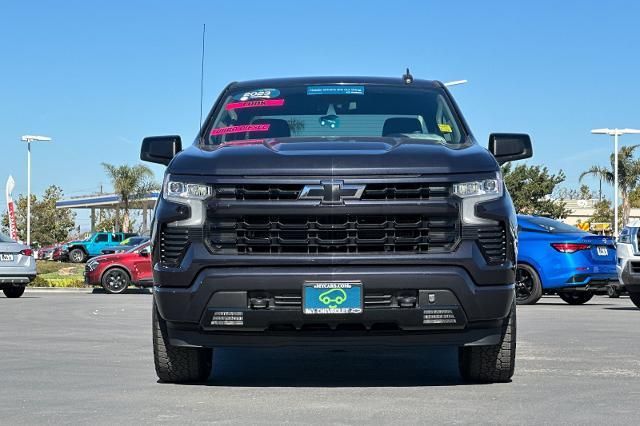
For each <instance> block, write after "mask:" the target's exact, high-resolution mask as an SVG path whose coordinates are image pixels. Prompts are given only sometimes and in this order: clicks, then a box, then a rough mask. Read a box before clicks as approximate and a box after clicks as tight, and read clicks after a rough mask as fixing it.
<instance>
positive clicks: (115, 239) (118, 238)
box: [111, 234, 122, 243]
mask: <svg viewBox="0 0 640 426" xmlns="http://www.w3.org/2000/svg"><path fill="white" fill-rule="evenodd" d="M111 241H113V242H115V243H119V242H120V241H122V235H120V234H113V235H112V236H111Z"/></svg>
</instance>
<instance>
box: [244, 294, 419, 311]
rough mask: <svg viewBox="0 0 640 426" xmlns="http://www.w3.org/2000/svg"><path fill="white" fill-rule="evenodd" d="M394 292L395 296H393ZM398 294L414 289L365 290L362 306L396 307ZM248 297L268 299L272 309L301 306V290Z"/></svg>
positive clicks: (250, 295)
mask: <svg viewBox="0 0 640 426" xmlns="http://www.w3.org/2000/svg"><path fill="white" fill-rule="evenodd" d="M394 294H395V296H394ZM399 295H411V296H414V297H415V296H416V291H415V290H408V291H395V292H394V291H391V290H389V291H384V290H383V291H379V292H365V295H364V306H365V307H366V308H389V307H398V301H397V296H399ZM249 297H258V298H261V299H267V300H269V301H270V302H269V307H272V308H273V309H292V308H300V307H301V306H302V295H301V292H295V291H294V292H292V291H288V292H286V293H285V292H283V293H280V292H277V291H275V292H270V293H265V292H255V293H251V294H249Z"/></svg>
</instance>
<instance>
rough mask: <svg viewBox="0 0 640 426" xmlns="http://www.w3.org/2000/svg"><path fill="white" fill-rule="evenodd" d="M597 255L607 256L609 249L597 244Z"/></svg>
mask: <svg viewBox="0 0 640 426" xmlns="http://www.w3.org/2000/svg"><path fill="white" fill-rule="evenodd" d="M597 250H598V256H607V255H608V254H609V250H607V247H605V246H598V247H597Z"/></svg>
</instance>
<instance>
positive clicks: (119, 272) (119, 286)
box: [100, 267, 131, 294]
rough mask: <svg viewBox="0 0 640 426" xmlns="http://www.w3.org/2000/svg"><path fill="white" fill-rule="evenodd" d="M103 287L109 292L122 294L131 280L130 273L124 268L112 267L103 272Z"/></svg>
mask: <svg viewBox="0 0 640 426" xmlns="http://www.w3.org/2000/svg"><path fill="white" fill-rule="evenodd" d="M100 281H101V283H102V288H104V290H105V291H106V292H107V293H109V294H122V293H124V292H125V291H127V288H129V284H131V280H130V279H129V274H128V273H127V271H125V270H124V269H122V268H117V267H116V268H111V269H108V270H107V271H106V272H105V273H104V274H102V279H101V280H100Z"/></svg>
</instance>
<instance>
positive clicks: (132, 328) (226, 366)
mask: <svg viewBox="0 0 640 426" xmlns="http://www.w3.org/2000/svg"><path fill="white" fill-rule="evenodd" d="M150 308H151V296H150V295H149V294H145V293H137V294H126V295H120V296H110V295H106V294H90V293H87V292H84V293H80V292H74V293H71V292H64V293H63V292H55V293H54V292H40V291H28V292H27V293H26V294H25V296H24V297H23V298H21V299H6V298H4V297H0V360H1V365H2V372H1V373H0V419H1V420H0V422H2V423H5V424H24V423H29V424H32V423H109V424H113V423H159V422H167V423H193V422H219V423H283V422H290V423H442V422H448V423H508V424H522V423H572V424H574V423H600V424H602V423H608V424H611V423H616V424H617V423H635V422H636V421H637V419H638V414H639V411H638V410H639V408H638V407H639V405H638V401H639V400H640V327H638V325H639V324H640V310H638V309H637V308H635V306H633V304H632V303H631V302H630V301H629V299H628V298H626V297H622V298H620V299H609V298H606V297H598V298H595V299H593V300H592V302H590V303H589V304H587V305H584V306H568V305H566V304H564V303H563V302H562V301H561V300H560V299H559V298H557V297H545V298H543V299H542V300H541V301H540V303H538V304H537V305H535V306H525V307H519V308H518V322H519V328H518V334H519V335H518V361H517V365H516V374H515V376H514V378H513V381H512V382H511V383H508V384H493V385H466V384H463V383H461V381H460V378H459V376H458V373H457V368H456V363H457V353H456V351H455V350H454V349H453V348H435V349H433V348H431V349H415V348H408V349H403V350H394V351H388V350H384V349H379V350H346V351H330V350H305V349H297V348H289V349H254V350H248V351H240V350H236V349H234V350H231V349H227V350H219V351H217V353H216V354H215V355H214V356H215V360H214V361H215V370H214V377H213V378H212V379H211V380H210V381H209V383H208V385H171V384H159V383H157V379H156V376H155V372H154V369H153V360H152V350H151V328H150V314H151V311H150Z"/></svg>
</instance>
